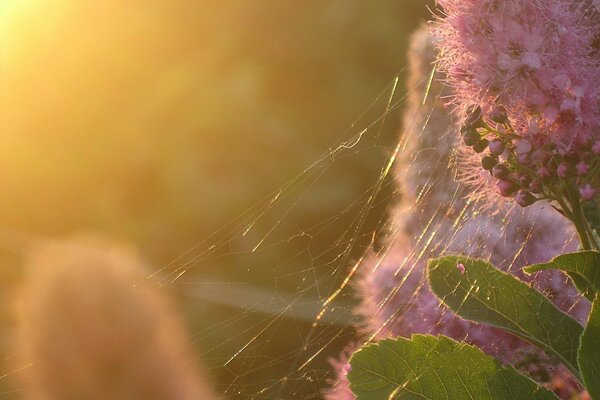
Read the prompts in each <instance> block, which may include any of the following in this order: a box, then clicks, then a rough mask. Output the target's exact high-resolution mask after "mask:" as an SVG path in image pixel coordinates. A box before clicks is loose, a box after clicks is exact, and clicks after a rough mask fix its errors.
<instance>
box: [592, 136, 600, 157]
mask: <svg viewBox="0 0 600 400" xmlns="http://www.w3.org/2000/svg"><path fill="white" fill-rule="evenodd" d="M592 152H593V153H594V154H595V155H597V156H598V155H600V140H596V142H595V143H594V144H593V145H592Z"/></svg>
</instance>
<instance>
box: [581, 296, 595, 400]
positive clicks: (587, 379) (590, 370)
mask: <svg viewBox="0 0 600 400" xmlns="http://www.w3.org/2000/svg"><path fill="white" fill-rule="evenodd" d="M599 344H600V294H598V293H597V294H596V297H595V299H594V304H593V306H592V312H591V313H590V319H589V320H588V324H587V327H586V328H585V331H584V332H583V336H582V337H581V346H580V347H579V368H580V370H581V376H582V377H583V383H584V384H585V387H586V388H587V390H588V392H589V394H590V396H591V397H592V399H595V400H598V399H600V345H599Z"/></svg>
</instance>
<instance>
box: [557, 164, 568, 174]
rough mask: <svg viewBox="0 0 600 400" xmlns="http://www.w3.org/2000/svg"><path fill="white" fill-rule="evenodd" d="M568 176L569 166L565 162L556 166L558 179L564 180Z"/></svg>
mask: <svg viewBox="0 0 600 400" xmlns="http://www.w3.org/2000/svg"><path fill="white" fill-rule="evenodd" d="M568 174H569V164H567V163H565V162H562V163H560V164H558V167H556V175H558V176H559V177H560V178H566V177H567V175H568Z"/></svg>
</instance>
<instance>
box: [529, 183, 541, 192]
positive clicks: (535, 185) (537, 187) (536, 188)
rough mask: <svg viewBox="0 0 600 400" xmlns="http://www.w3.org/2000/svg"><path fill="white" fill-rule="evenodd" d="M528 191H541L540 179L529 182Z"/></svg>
mask: <svg viewBox="0 0 600 400" xmlns="http://www.w3.org/2000/svg"><path fill="white" fill-rule="evenodd" d="M529 191H530V192H531V193H535V194H539V193H542V192H543V185H542V182H541V181H538V180H534V181H532V182H531V183H530V184H529Z"/></svg>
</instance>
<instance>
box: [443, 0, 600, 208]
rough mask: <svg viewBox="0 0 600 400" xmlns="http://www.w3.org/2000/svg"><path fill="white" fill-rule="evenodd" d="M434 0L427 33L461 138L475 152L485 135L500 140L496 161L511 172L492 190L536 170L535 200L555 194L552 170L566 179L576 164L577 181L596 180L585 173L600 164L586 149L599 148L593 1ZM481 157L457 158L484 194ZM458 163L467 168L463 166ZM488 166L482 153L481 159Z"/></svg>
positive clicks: (599, 74)
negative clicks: (436, 12)
mask: <svg viewBox="0 0 600 400" xmlns="http://www.w3.org/2000/svg"><path fill="white" fill-rule="evenodd" d="M438 4H439V5H440V6H441V7H442V9H443V17H440V18H438V19H437V21H436V23H435V24H434V25H433V28H432V30H431V31H432V33H433V35H434V36H435V38H436V39H435V40H436V46H437V47H438V49H439V51H440V57H439V60H438V66H439V68H440V70H442V71H443V72H445V73H446V74H447V79H446V81H447V83H448V84H449V85H450V86H451V87H452V89H453V91H454V92H453V95H452V96H451V97H450V98H451V100H450V104H451V105H452V106H453V107H454V110H455V111H456V114H457V115H460V116H462V118H463V121H464V124H463V128H462V129H461V132H462V135H463V137H464V138H465V146H466V147H468V148H472V149H473V150H475V152H476V153H482V151H480V147H479V145H480V144H482V143H485V142H486V141H489V140H492V141H501V142H503V143H504V145H505V147H506V148H507V152H506V153H505V154H504V155H503V156H502V157H501V159H500V160H499V161H500V162H503V163H504V165H506V166H507V168H508V169H509V171H510V174H509V175H508V176H506V177H502V178H497V179H502V180H503V181H504V182H503V183H501V184H499V185H498V192H499V193H500V194H501V195H502V196H509V197H511V196H513V194H514V193H516V192H513V191H511V190H508V189H507V188H508V187H509V182H516V181H517V180H518V178H519V175H520V174H528V173H530V172H531V171H538V174H537V178H539V179H540V182H541V184H542V186H543V188H542V190H540V191H539V193H537V194H536V197H537V198H539V199H547V200H552V199H555V198H556V197H557V194H556V193H554V191H559V190H560V188H562V187H563V186H562V185H561V184H560V182H558V183H557V182H555V181H554V180H553V179H552V178H553V175H552V173H551V171H556V172H557V177H558V178H561V179H569V178H568V177H567V175H568V174H567V172H568V171H569V170H574V171H577V173H578V174H577V177H576V178H577V180H576V186H578V187H583V186H584V185H588V184H589V185H592V186H594V187H600V173H598V172H597V173H596V174H593V175H592V176H590V175H588V171H599V169H598V168H595V167H596V166H598V165H600V162H599V161H598V160H597V157H594V156H595V155H597V154H599V153H600V145H598V144H597V143H598V142H599V140H600V107H599V102H600V85H598V82H600V57H598V54H597V53H598V49H597V48H596V47H595V44H594V43H595V41H596V40H597V38H598V35H599V34H600V24H598V21H599V14H598V12H597V10H596V8H597V7H596V8H594V7H593V6H592V3H591V2H580V1H574V0H551V1H550V0H530V1H499V0H438ZM473 105H477V108H474V106H473ZM473 110H476V112H475V113H473ZM498 110H502V111H503V112H502V113H499V112H498ZM467 138H468V140H467ZM472 138H479V139H477V141H476V140H473V139H472ZM490 150H492V149H490ZM489 154H491V155H492V156H494V157H498V156H500V155H499V154H494V153H493V152H490V153H489ZM487 155H488V153H486V152H483V153H482V154H481V156H479V155H476V154H473V153H472V152H471V153H469V156H467V157H466V161H464V162H463V163H462V164H460V163H459V168H462V169H463V171H461V173H460V174H461V175H462V176H463V177H467V178H466V179H464V180H465V181H467V182H469V183H470V184H474V185H476V186H477V188H478V189H480V190H474V192H476V193H477V196H478V197H482V193H483V194H485V195H488V194H490V193H492V191H491V190H484V191H483V192H482V191H481V189H485V188H486V187H488V186H489V183H490V180H493V179H490V177H487V176H485V174H479V173H477V172H476V170H477V167H476V165H477V164H479V163H480V161H479V160H483V159H482V158H481V157H486V156H487ZM581 162H583V164H581V167H580V168H576V165H579V164H577V163H581ZM465 164H467V165H469V164H471V165H472V166H475V167H469V168H466V169H465ZM489 164H490V161H489V159H485V164H484V165H489ZM559 164H560V166H559V169H558V170H557V169H556V166H557V165H559ZM585 166H588V167H589V168H587V169H586V168H585ZM467 170H468V171H467ZM531 177H532V178H534V176H531ZM524 189H525V190H526V189H527V188H524ZM560 195H561V194H560V193H558V196H559V197H560ZM570 201H571V202H576V201H577V199H570Z"/></svg>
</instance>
